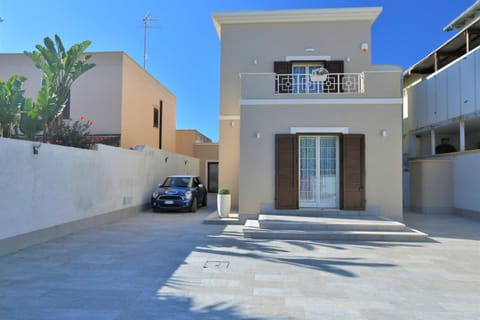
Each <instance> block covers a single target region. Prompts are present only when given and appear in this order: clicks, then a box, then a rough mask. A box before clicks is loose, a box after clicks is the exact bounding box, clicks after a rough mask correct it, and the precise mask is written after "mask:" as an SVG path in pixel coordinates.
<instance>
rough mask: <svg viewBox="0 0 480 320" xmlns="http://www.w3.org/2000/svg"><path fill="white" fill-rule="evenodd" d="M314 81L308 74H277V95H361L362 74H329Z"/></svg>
mask: <svg viewBox="0 0 480 320" xmlns="http://www.w3.org/2000/svg"><path fill="white" fill-rule="evenodd" d="M322 80H323V81H316V80H314V79H312V78H311V76H310V74H277V75H276V76H275V93H277V94H323V93H363V73H329V74H328V75H327V76H325V77H324V79H322Z"/></svg>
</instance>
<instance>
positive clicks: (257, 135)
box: [255, 131, 261, 139]
mask: <svg viewBox="0 0 480 320" xmlns="http://www.w3.org/2000/svg"><path fill="white" fill-rule="evenodd" d="M260 137H261V135H260V131H257V132H255V138H257V139H260Z"/></svg>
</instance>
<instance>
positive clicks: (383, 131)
mask: <svg viewBox="0 0 480 320" xmlns="http://www.w3.org/2000/svg"><path fill="white" fill-rule="evenodd" d="M380 135H381V136H382V137H384V138H385V137H386V136H387V135H388V133H387V130H385V129H382V130H380Z"/></svg>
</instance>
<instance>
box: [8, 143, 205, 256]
mask: <svg viewBox="0 0 480 320" xmlns="http://www.w3.org/2000/svg"><path fill="white" fill-rule="evenodd" d="M34 146H35V147H37V146H39V147H38V153H37V154H35V152H34ZM198 172H199V160H198V159H196V158H192V157H188V156H183V155H179V154H175V153H171V152H167V151H163V150H158V149H153V148H149V147H145V148H138V149H137V150H127V149H122V148H116V147H109V146H105V145H97V149H96V150H86V149H78V148H72V147H63V146H58V145H51V144H43V143H42V144H39V143H36V142H31V141H21V140H14V139H6V138H0V181H1V183H0V253H2V251H3V253H5V252H9V251H12V250H15V249H19V248H21V247H25V246H28V245H30V244H33V243H38V242H41V241H44V240H47V239H51V238H55V237H58V236H63V235H65V234H68V233H71V232H74V231H75V230H77V229H79V228H82V227H87V226H91V225H95V224H98V223H101V222H102V221H103V222H105V221H109V220H112V219H115V218H116V217H117V218H118V217H121V216H124V215H125V214H129V213H131V212H140V208H141V207H142V206H144V205H145V204H148V202H149V200H150V195H151V192H152V190H153V188H154V187H155V186H156V185H157V184H159V183H161V182H162V181H163V179H164V178H165V177H166V176H168V175H172V174H198ZM2 243H3V246H2ZM2 247H3V249H2Z"/></svg>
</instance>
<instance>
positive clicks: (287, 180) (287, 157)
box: [275, 134, 298, 209]
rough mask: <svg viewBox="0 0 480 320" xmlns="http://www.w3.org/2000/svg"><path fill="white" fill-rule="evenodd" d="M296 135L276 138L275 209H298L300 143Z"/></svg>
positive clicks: (284, 135)
mask: <svg viewBox="0 0 480 320" xmlns="http://www.w3.org/2000/svg"><path fill="white" fill-rule="evenodd" d="M297 141H298V140H297V136H296V135H294V134H277V135H276V136H275V208H276V209H298V164H297V163H298V160H297V159H298V151H297V150H298V142H297Z"/></svg>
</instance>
